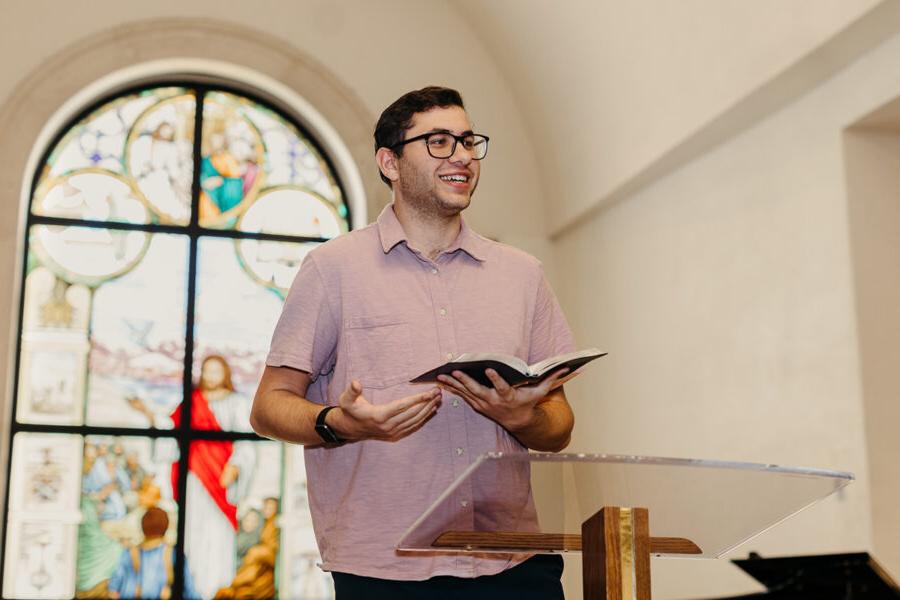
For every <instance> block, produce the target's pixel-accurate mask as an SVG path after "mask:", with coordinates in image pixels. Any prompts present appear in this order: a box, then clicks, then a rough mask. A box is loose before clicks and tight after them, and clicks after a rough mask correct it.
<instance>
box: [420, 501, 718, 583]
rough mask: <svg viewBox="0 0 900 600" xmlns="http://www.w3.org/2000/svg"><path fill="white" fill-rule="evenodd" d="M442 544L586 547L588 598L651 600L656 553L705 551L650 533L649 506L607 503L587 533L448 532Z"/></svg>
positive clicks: (549, 548)
mask: <svg viewBox="0 0 900 600" xmlns="http://www.w3.org/2000/svg"><path fill="white" fill-rule="evenodd" d="M433 546H435V547H438V548H463V549H466V550H479V549H483V550H510V551H525V552H527V551H529V550H533V551H537V552H541V551H543V552H547V551H555V552H565V551H572V552H577V551H579V550H580V551H581V553H582V554H581V562H582V567H583V575H582V579H583V583H584V600H650V555H651V554H701V553H702V550H701V549H700V547H699V546H697V544H695V543H694V542H692V541H691V540H688V539H685V538H671V537H650V517H649V513H648V511H647V509H646V508H622V507H618V506H607V507H604V508H602V509H600V511H599V512H597V513H596V514H595V515H594V516H592V517H591V518H589V519H588V520H587V521H585V522H584V523H582V525H581V535H577V534H564V533H558V534H557V533H521V532H512V531H510V532H481V531H445V532H444V533H442V534H441V535H440V536H438V538H437V539H436V540H435V541H434V544H433Z"/></svg>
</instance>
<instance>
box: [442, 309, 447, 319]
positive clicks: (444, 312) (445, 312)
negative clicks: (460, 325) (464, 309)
mask: <svg viewBox="0 0 900 600" xmlns="http://www.w3.org/2000/svg"><path fill="white" fill-rule="evenodd" d="M441 316H442V317H446V316H447V309H446V308H442V309H441Z"/></svg>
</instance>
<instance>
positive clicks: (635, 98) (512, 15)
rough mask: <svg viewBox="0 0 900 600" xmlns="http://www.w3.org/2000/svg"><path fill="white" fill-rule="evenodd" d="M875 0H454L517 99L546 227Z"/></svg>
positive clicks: (560, 224) (628, 175) (596, 198)
mask: <svg viewBox="0 0 900 600" xmlns="http://www.w3.org/2000/svg"><path fill="white" fill-rule="evenodd" d="M879 4H882V5H885V4H887V2H880V1H879V0H791V2H784V1H783V0H754V1H752V2H751V1H747V0H681V1H679V2H665V1H659V0H636V1H629V2H621V1H617V0H566V1H564V2H545V1H542V0H491V1H489V2H486V1H484V0H455V1H454V2H453V3H452V6H455V7H456V9H457V10H458V11H459V14H460V15H461V16H462V17H463V18H464V19H465V20H466V21H467V22H468V23H469V24H470V25H471V27H472V29H473V30H474V31H475V32H476V34H477V35H478V36H479V37H480V38H481V40H482V42H483V43H484V44H485V46H486V47H487V48H488V50H489V52H490V53H491V55H492V56H493V58H494V59H495V60H496V61H497V63H498V65H499V67H500V71H501V72H503V73H504V74H505V76H506V78H507V80H508V85H509V86H510V88H511V89H512V90H513V91H514V93H515V95H516V99H517V101H518V102H519V103H520V108H521V110H522V112H523V113H524V116H525V121H526V122H527V123H528V124H529V125H528V127H529V134H530V136H531V139H532V141H533V143H534V144H535V149H536V153H537V155H538V159H539V162H540V164H541V170H542V176H543V178H544V185H545V188H546V189H545V190H544V192H545V194H544V195H545V198H546V199H547V204H548V216H549V218H550V221H551V232H552V231H554V230H555V231H559V230H560V229H564V228H565V227H567V226H568V225H570V224H571V222H572V220H574V219H577V218H578V217H579V216H583V215H584V214H586V212H587V211H589V210H591V207H592V206H594V205H597V204H598V203H602V202H603V200H604V198H606V197H608V196H610V195H611V194H613V192H614V191H615V190H616V189H617V188H620V187H621V186H623V185H626V184H627V182H628V181H629V180H630V179H633V178H635V177H637V176H638V175H639V174H640V173H641V172H642V171H643V170H645V169H647V168H648V167H649V166H651V165H652V164H653V163H654V161H656V160H658V159H659V158H660V157H661V156H663V155H665V154H666V153H667V152H671V151H672V150H673V149H675V148H677V147H678V146H679V144H682V143H683V142H684V141H685V140H687V139H689V138H690V137H691V136H692V135H695V134H696V133H697V132H700V131H702V130H703V128H704V127H705V126H707V125H708V124H710V123H711V122H713V121H714V120H715V119H716V118H717V117H719V116H720V115H722V114H723V113H726V112H727V111H728V110H729V109H730V108H731V107H734V106H736V105H738V104H739V103H740V102H741V101H742V99H744V98H745V97H747V96H748V95H750V94H751V93H753V92H754V90H758V89H760V88H761V87H762V86H764V85H765V84H766V83H767V82H769V81H770V80H773V78H775V77H776V76H778V75H780V74H782V73H783V72H785V71H786V70H788V69H789V68H790V67H791V66H792V65H794V64H795V63H797V62H798V61H800V60H801V59H803V58H804V57H805V56H807V55H810V53H812V52H813V51H814V50H815V49H817V48H819V47H821V46H822V45H823V44H826V43H827V42H828V41H829V40H830V39H832V38H833V37H834V36H835V35H836V34H838V33H839V32H841V31H842V30H844V29H846V28H848V26H850V25H851V24H852V23H854V22H855V21H857V20H858V19H860V17H861V16H863V15H865V14H866V13H867V12H870V11H873V9H874V8H875V7H877V6H878V5H879ZM769 110H771V108H770V109H769Z"/></svg>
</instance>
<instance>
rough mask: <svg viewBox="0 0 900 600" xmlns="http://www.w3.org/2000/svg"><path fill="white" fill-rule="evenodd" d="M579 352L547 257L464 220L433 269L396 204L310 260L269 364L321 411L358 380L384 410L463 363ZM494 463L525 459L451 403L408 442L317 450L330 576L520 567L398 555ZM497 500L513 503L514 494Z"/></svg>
mask: <svg viewBox="0 0 900 600" xmlns="http://www.w3.org/2000/svg"><path fill="white" fill-rule="evenodd" d="M572 350H574V343H573V338H572V333H571V331H570V329H569V326H568V325H567V323H566V320H565V316H564V315H563V313H562V311H561V310H560V308H559V305H558V303H557V301H556V298H555V297H554V295H553V292H552V291H551V289H550V287H549V285H548V284H547V281H546V280H545V278H544V275H543V271H542V269H541V266H540V263H539V262H538V261H537V260H536V259H535V258H533V257H531V256H530V255H528V254H526V253H524V252H522V251H520V250H517V249H515V248H512V247H509V246H506V245H503V244H500V243H497V242H493V241H490V240H488V239H485V238H483V237H481V236H479V235H477V234H476V233H474V232H473V231H472V230H470V229H469V228H468V227H467V226H466V224H465V223H463V225H462V229H461V230H460V233H459V236H458V238H457V240H456V242H455V243H454V244H453V245H452V246H451V247H450V248H448V249H447V250H446V251H445V252H444V253H442V254H441V255H440V256H438V257H437V258H436V259H434V260H429V259H428V258H427V257H426V256H425V255H423V254H422V253H420V252H419V251H418V250H416V249H415V248H412V247H410V246H409V244H408V242H407V238H406V235H405V233H404V231H403V228H402V226H401V225H400V222H399V221H398V220H397V217H396V215H395V214H394V211H393V206H392V205H389V206H387V207H386V208H385V209H384V211H382V213H381V215H380V216H379V217H378V221H377V222H376V223H375V224H373V225H369V226H368V227H365V228H363V229H359V230H356V231H353V232H351V233H348V234H346V235H343V236H340V237H338V238H336V239H334V240H331V241H329V242H327V243H325V244H323V245H321V246H319V247H317V248H316V249H315V250H313V251H312V252H310V253H309V255H308V256H307V257H306V259H305V260H304V262H303V265H302V266H301V268H300V271H299V273H298V274H297V277H296V279H295V280H294V283H293V285H292V286H291V291H290V294H289V295H288V297H287V300H286V301H285V305H284V310H283V312H282V315H281V319H280V320H279V322H278V325H277V327H276V329H275V333H274V335H273V338H272V346H271V351H270V353H269V356H268V358H267V360H266V364H268V365H270V366H287V367H292V368H295V369H300V370H303V371H306V372H308V373H309V374H310V376H311V378H312V383H311V384H310V387H309V389H308V391H307V398H308V399H310V400H311V401H313V402H319V403H322V404H337V400H338V397H339V396H340V394H341V392H342V391H343V390H344V389H346V387H347V386H348V385H349V383H350V381H351V379H358V380H359V381H360V382H361V383H362V386H363V395H364V396H365V397H366V399H368V400H369V402H372V403H375V404H378V403H384V402H390V401H391V400H395V399H398V398H401V397H403V396H407V395H410V394H414V393H418V392H421V391H425V390H426V389H428V386H427V385H424V386H423V385H421V384H418V385H414V384H411V383H409V380H410V379H412V378H413V377H415V376H416V375H419V374H420V373H423V372H425V371H427V370H428V369H431V368H433V367H436V366H438V365H440V364H442V363H443V362H445V361H446V360H447V359H448V358H451V357H453V356H456V355H459V354H461V353H463V352H500V353H505V354H511V355H514V356H518V357H520V358H522V359H524V360H525V361H527V362H528V363H532V362H535V361H539V360H543V359H545V358H549V357H551V356H554V355H556V354H560V353H563V352H571V351H572ZM484 452H506V453H514V452H527V449H526V448H525V447H524V446H522V445H521V444H520V443H519V442H518V441H517V440H516V439H515V438H514V437H513V436H512V435H510V434H509V433H508V432H507V431H506V430H505V429H503V428H502V427H500V426H499V425H497V424H496V423H495V422H494V421H491V420H490V419H487V418H486V417H484V416H482V415H480V414H479V413H477V412H475V411H474V410H473V409H472V408H471V407H470V406H469V405H468V404H467V403H466V402H465V401H463V400H462V399H460V398H459V397H457V396H455V395H452V394H449V393H446V392H445V393H444V396H443V401H442V404H441V406H440V408H439V409H438V411H437V413H436V414H435V415H434V417H433V418H431V420H429V421H428V422H427V423H426V424H425V426H424V427H422V428H421V429H419V430H418V431H416V432H415V433H413V434H412V435H410V436H408V437H406V438H404V439H402V440H400V441H397V442H383V441H376V440H367V441H362V442H356V443H350V444H346V445H343V446H340V447H336V448H325V447H322V446H317V447H307V448H306V449H305V458H306V473H307V478H308V489H309V505H310V510H311V512H312V518H313V526H314V529H315V533H316V538H317V541H318V544H319V550H320V552H321V555H322V560H323V568H324V569H326V570H330V571H339V572H345V573H354V574H357V575H364V576H369V577H378V578H382V579H402V580H422V579H427V578H430V577H433V576H436V575H454V576H457V577H477V576H480V575H487V574H494V573H497V572H500V571H502V570H503V569H505V568H507V567H508V566H510V564H513V563H511V562H510V561H509V559H508V557H507V558H500V557H498V558H484V557H481V558H473V557H469V556H449V555H407V554H404V555H398V554H397V553H396V551H395V546H396V544H397V542H398V541H399V539H400V536H401V535H402V533H403V532H404V531H405V530H406V529H407V527H409V526H410V524H411V523H412V522H413V521H415V520H416V518H418V517H419V516H420V515H421V514H422V513H423V512H424V511H425V510H426V509H427V508H428V507H429V506H430V505H431V504H432V503H433V502H434V501H435V500H436V499H437V497H438V496H439V495H440V494H441V492H443V491H444V490H445V489H446V488H447V487H448V486H449V484H450V483H451V482H452V481H453V480H454V479H456V477H458V476H459V475H460V474H461V473H462V472H463V470H464V469H465V468H466V467H467V466H468V465H469V464H470V463H471V462H472V461H473V460H474V459H475V458H476V457H478V456H479V455H480V454H482V453H484ZM461 494H462V495H465V490H463V491H462V492H461ZM496 494H497V498H498V500H501V501H502V499H503V494H504V490H503V489H500V488H499V487H498V489H497V490H496ZM467 510H468V511H471V510H472V503H471V502H467V501H466V499H465V498H463V497H460V498H459V511H460V517H461V518H463V519H465V518H466V511H467ZM471 518H472V519H474V516H472V517H471Z"/></svg>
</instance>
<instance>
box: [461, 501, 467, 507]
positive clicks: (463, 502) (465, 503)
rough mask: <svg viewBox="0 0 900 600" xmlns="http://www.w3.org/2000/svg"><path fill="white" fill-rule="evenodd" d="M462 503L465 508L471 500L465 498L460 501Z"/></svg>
mask: <svg viewBox="0 0 900 600" xmlns="http://www.w3.org/2000/svg"><path fill="white" fill-rule="evenodd" d="M460 504H461V505H462V507H463V508H465V507H467V506H468V505H469V501H468V500H463V501H462V502H460Z"/></svg>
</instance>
